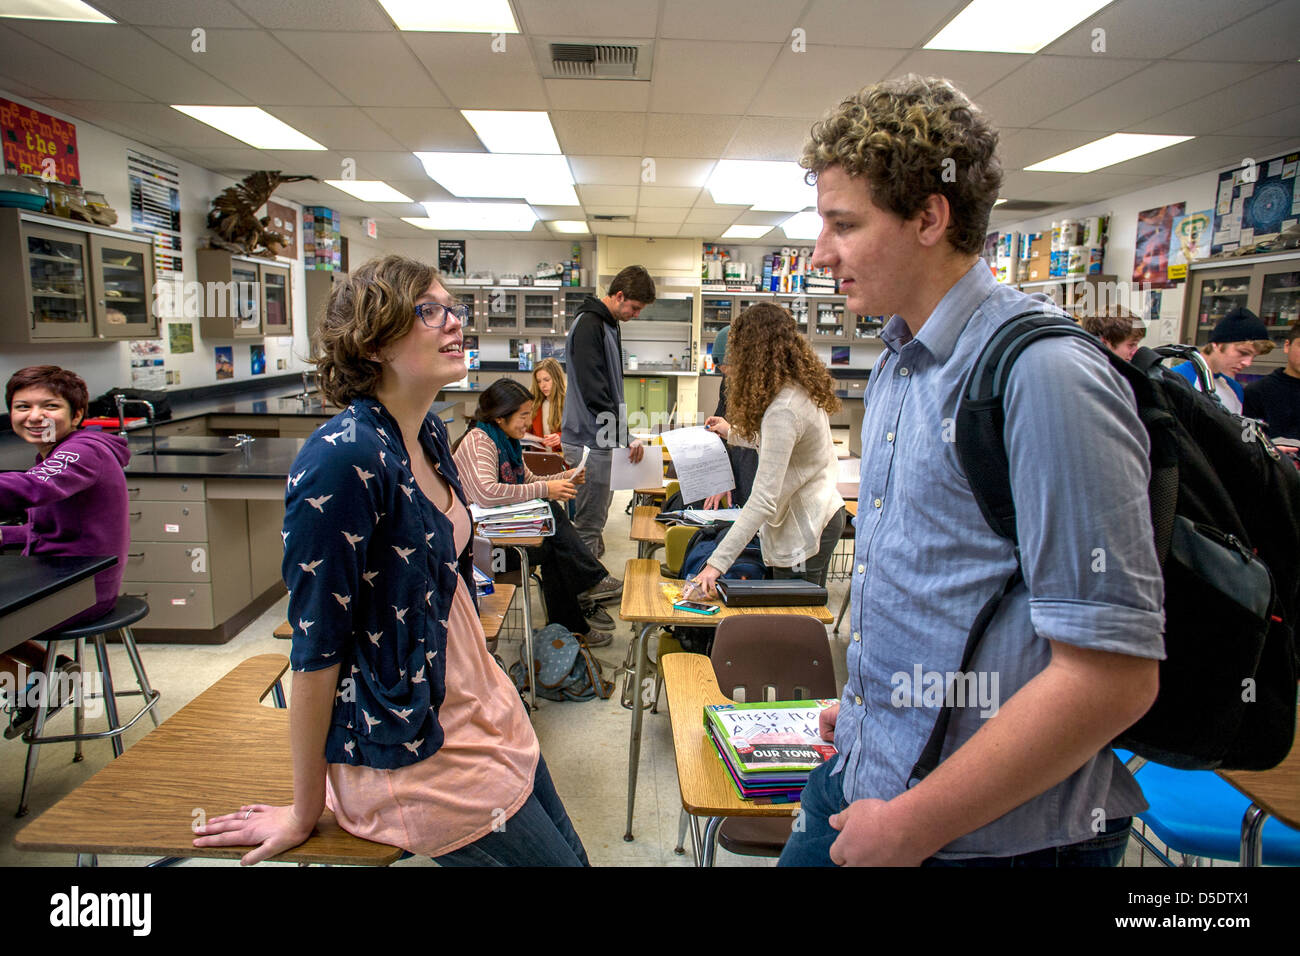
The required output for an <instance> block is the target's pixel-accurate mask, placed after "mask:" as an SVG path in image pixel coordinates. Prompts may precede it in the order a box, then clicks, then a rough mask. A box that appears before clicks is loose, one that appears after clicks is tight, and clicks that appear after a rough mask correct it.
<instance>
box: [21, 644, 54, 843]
mask: <svg viewBox="0 0 1300 956" xmlns="http://www.w3.org/2000/svg"><path fill="white" fill-rule="evenodd" d="M57 645H58V641H47V642H46V645H45V664H44V667H43V669H44V671H45V692H44V693H42V694H41V696H40V700H39V701H37V704H36V721H35V723H34V724H32V729H31V731H30V732H29V734H28V736H29V737H39V736H40V735H41V731H42V730H44V729H45V716H46V714H48V713H49V709H50V695H49V687H50V683H51V682H52V679H53V675H54V649H55V647H56V646H57ZM25 691H26V688H24V692H25ZM40 747H41V745H40V744H34V743H30V742H29V743H28V744H27V764H26V766H25V767H24V768H23V789H22V792H21V793H20V794H19V796H18V812H17V813H15V814H14V816H16V817H25V816H26V815H27V794H28V791H30V790H31V786H32V780H33V779H35V777H36V762H37V760H38V759H39V758H40Z"/></svg>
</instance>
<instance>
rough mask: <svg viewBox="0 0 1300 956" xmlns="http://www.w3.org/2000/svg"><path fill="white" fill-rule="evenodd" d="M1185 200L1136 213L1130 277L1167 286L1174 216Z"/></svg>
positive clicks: (1182, 208)
mask: <svg viewBox="0 0 1300 956" xmlns="http://www.w3.org/2000/svg"><path fill="white" fill-rule="evenodd" d="M1185 205H1186V203H1181V202H1176V203H1170V204H1169V205H1168V206H1157V207H1156V208H1155V209H1146V210H1143V211H1142V212H1140V213H1138V222H1137V241H1136V243H1135V244H1134V248H1133V281H1134V282H1140V283H1145V284H1146V285H1147V286H1148V287H1149V288H1152V289H1168V288H1169V287H1170V286H1172V285H1173V284H1174V283H1173V282H1172V281H1171V280H1170V278H1169V242H1170V239H1171V238H1172V236H1173V230H1174V220H1175V219H1177V218H1178V217H1179V216H1181V215H1183V212H1184V207H1185Z"/></svg>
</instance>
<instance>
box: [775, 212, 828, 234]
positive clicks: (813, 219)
mask: <svg viewBox="0 0 1300 956" xmlns="http://www.w3.org/2000/svg"><path fill="white" fill-rule="evenodd" d="M781 231H782V232H784V233H785V237H786V238H787V239H816V238H817V237H818V236H820V235H821V234H822V217H821V216H820V215H819V214H818V213H817V211H816V210H815V209H812V210H809V211H808V212H801V213H796V214H795V215H793V216H791V217H790V218H789V219H787V220H786V221H785V222H783V223H781Z"/></svg>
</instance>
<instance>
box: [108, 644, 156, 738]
mask: <svg viewBox="0 0 1300 956" xmlns="http://www.w3.org/2000/svg"><path fill="white" fill-rule="evenodd" d="M118 633H119V634H120V635H121V638H122V646H123V647H124V648H126V656H127V657H128V658H130V660H131V668H132V669H133V670H134V671H135V682H136V683H137V684H139V685H140V693H141V695H142V696H143V697H144V705H145V707H146V708H148V710H149V717H150V718H151V719H152V720H153V725H154V726H155V727H157V726H158V698H159V696H161V695H159V693H158V692H157V691H155V690H154V689H153V688H152V687H150V686H149V675H148V674H146V673H145V672H144V661H142V660H141V659H140V649H139V648H138V647H136V646H135V635H134V634H132V633H131V629H130V628H129V627H124V628H122V630H121V631H119V632H118Z"/></svg>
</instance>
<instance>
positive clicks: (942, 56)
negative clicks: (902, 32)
mask: <svg viewBox="0 0 1300 956" xmlns="http://www.w3.org/2000/svg"><path fill="white" fill-rule="evenodd" d="M1025 63H1026V57H1023V56H1020V55H1019V54H1016V53H970V52H966V51H964V50H917V51H915V52H914V53H910V54H908V55H907V56H906V57H904V59H903V61H902V62H901V63H899V64H898V65H897V66H895V67H894V69H893V70H892V72H891V75H892V76H906V75H907V74H908V73H915V74H917V75H918V76H941V77H943V78H945V79H947V80H951V81H952V84H953V85H954V86H955V87H957V89H959V90H961V91H962V92H963V93H965V94H966V95H967V96H968V97H970V98H971V99H972V100H975V102H977V103H978V102H979V99H978V96H979V94H980V93H982V92H984V90H986V89H988V88H989V87H990V86H992V85H993V84H994V83H996V82H997V81H998V80H1001V79H1003V78H1004V77H1006V76H1009V75H1010V74H1011V73H1012V72H1014V71H1015V70H1018V69H1020V68H1021V67H1022V66H1024V65H1025Z"/></svg>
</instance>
